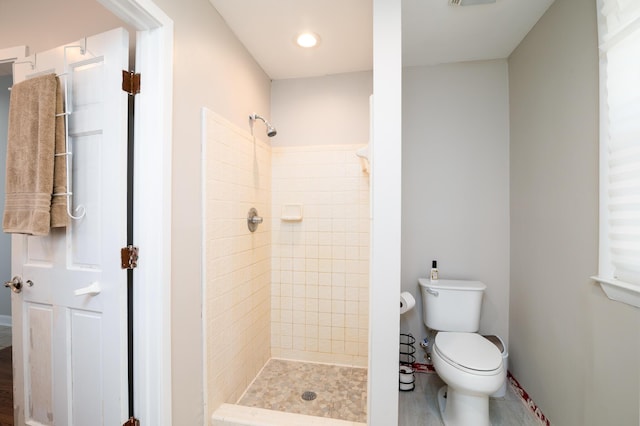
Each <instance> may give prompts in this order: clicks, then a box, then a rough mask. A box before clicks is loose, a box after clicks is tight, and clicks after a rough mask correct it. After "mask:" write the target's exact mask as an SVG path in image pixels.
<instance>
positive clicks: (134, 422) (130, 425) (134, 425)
mask: <svg viewBox="0 0 640 426" xmlns="http://www.w3.org/2000/svg"><path fill="white" fill-rule="evenodd" d="M122 426H140V420H138V419H136V418H135V417H131V418H130V419H129V420H127V421H126V422H124V424H123V425H122Z"/></svg>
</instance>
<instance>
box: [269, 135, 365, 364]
mask: <svg viewBox="0 0 640 426" xmlns="http://www.w3.org/2000/svg"><path fill="white" fill-rule="evenodd" d="M362 146H363V145H328V146H325V145H323V146H318V145H316V146H306V147H274V148H273V149H272V162H273V163H272V178H273V186H272V197H273V204H272V211H273V222H272V227H273V228H272V229H273V245H272V273H271V275H272V283H271V352H272V355H273V356H274V357H280V358H288V359H297V360H305V361H314V362H330V363H338V364H349V365H358V366H366V365H367V352H368V342H367V339H368V324H369V312H368V310H369V176H368V175H367V174H365V173H364V172H363V171H362V166H361V164H360V159H359V158H358V157H356V155H355V152H356V151H357V150H358V149H359V148H362ZM285 204H302V206H303V219H302V221H300V222H287V221H283V220H281V219H280V213H281V211H282V207H283V206H284V205H285Z"/></svg>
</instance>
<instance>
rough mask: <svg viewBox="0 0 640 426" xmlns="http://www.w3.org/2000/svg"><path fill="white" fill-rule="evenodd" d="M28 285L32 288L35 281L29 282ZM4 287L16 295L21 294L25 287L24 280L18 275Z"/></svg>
mask: <svg viewBox="0 0 640 426" xmlns="http://www.w3.org/2000/svg"><path fill="white" fill-rule="evenodd" d="M26 284H27V286H28V287H32V286H33V281H31V280H27V282H26ZM4 286H5V287H7V288H10V289H11V291H13V292H14V293H20V292H21V291H22V286H23V283H22V278H20V276H19V275H16V276H15V277H13V278H11V281H7V282H5V283H4Z"/></svg>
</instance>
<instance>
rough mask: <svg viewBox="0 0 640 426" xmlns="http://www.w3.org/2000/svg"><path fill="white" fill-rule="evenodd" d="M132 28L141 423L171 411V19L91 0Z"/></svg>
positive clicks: (144, 8)
mask: <svg viewBox="0 0 640 426" xmlns="http://www.w3.org/2000/svg"><path fill="white" fill-rule="evenodd" d="M98 1H99V2H100V3H101V4H102V5H103V6H105V7H106V8H107V9H109V10H110V11H111V12H112V13H114V14H115V15H117V16H118V17H119V18H120V19H122V20H123V21H125V22H127V23H129V24H130V25H132V26H133V27H134V28H136V29H137V30H138V31H137V38H136V72H139V73H141V74H143V75H144V77H143V79H142V81H143V83H142V84H143V86H142V88H141V91H140V94H138V95H136V114H135V123H134V129H135V130H134V139H135V147H134V189H133V191H134V194H135V197H134V201H133V204H134V205H133V210H134V212H133V230H134V236H133V239H134V244H135V245H136V246H138V247H139V249H140V258H141V261H140V263H139V266H138V268H136V269H135V270H134V283H135V285H134V315H133V316H134V318H133V322H134V342H135V345H134V408H135V416H136V417H137V418H138V419H139V420H140V422H141V424H144V425H157V426H169V425H171V424H172V411H171V406H172V403H171V177H172V175H171V151H172V148H171V145H172V138H171V135H172V111H173V98H172V96H173V21H172V20H171V19H170V18H169V17H168V16H167V15H166V14H165V13H164V12H163V11H162V10H161V9H160V8H159V7H158V6H157V5H156V4H154V3H153V2H152V1H151V0H98Z"/></svg>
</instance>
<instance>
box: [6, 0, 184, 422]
mask: <svg viewBox="0 0 640 426" xmlns="http://www.w3.org/2000/svg"><path fill="white" fill-rule="evenodd" d="M97 1H98V2H99V3H101V4H102V5H103V6H104V7H106V8H107V9H108V10H110V11H111V12H112V13H113V14H114V15H116V16H118V17H119V18H120V19H122V20H123V21H124V22H126V23H128V24H129V25H131V26H132V27H133V28H135V29H136V30H137V33H136V72H139V73H141V74H142V76H143V77H142V89H141V92H140V94H138V95H136V114H135V119H134V138H135V147H134V193H135V197H134V201H133V204H134V205H133V208H134V213H133V227H134V243H135V245H136V246H138V247H139V248H140V262H139V266H138V267H137V268H136V269H134V272H133V275H134V301H133V304H134V318H133V320H134V336H135V337H134V341H135V343H136V346H135V350H134V360H133V364H134V405H135V415H136V417H137V418H138V419H139V420H140V421H141V424H142V425H158V426H170V425H171V424H172V410H171V406H172V404H171V311H170V309H171V303H170V302H171V146H172V119H173V117H172V109H173V97H172V94H173V21H172V20H171V19H170V18H169V17H168V16H167V15H166V14H165V13H164V12H163V11H162V10H161V9H160V8H158V6H156V5H155V4H154V3H153V2H152V1H151V0H97ZM87 35H90V34H87ZM27 50H28V49H27V47H26V46H18V47H10V48H0V62H16V61H19V60H20V59H22V58H25V57H26V56H27V54H28V51H27ZM143 159H144V160H143Z"/></svg>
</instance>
